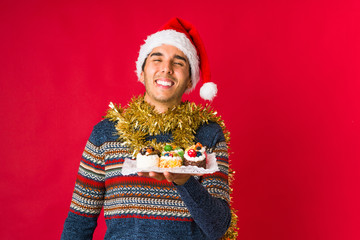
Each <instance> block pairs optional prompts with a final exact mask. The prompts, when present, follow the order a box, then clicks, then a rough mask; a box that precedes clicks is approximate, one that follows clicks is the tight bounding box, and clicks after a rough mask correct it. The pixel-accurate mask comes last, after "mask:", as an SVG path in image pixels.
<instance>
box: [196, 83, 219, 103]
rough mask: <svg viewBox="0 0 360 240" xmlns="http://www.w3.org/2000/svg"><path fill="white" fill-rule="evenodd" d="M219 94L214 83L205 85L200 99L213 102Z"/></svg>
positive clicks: (201, 89)
mask: <svg viewBox="0 0 360 240" xmlns="http://www.w3.org/2000/svg"><path fill="white" fill-rule="evenodd" d="M217 92H218V89H217V86H216V84H215V83H213V82H207V83H204V84H203V85H202V86H201V88H200V97H201V98H202V99H205V100H209V101H212V100H213V98H214V97H215V96H216V94H217Z"/></svg>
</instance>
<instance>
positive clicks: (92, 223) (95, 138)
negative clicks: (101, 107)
mask: <svg viewBox="0 0 360 240" xmlns="http://www.w3.org/2000/svg"><path fill="white" fill-rule="evenodd" d="M100 125H101V124H98V125H96V126H95V127H94V130H93V132H92V133H91V136H90V138H89V140H88V142H87V144H86V146H85V150H84V152H83V154H82V158H81V161H80V167H79V171H78V174H77V178H76V182H75V188H74V192H73V197H72V200H71V205H70V211H69V214H68V217H67V218H66V220H65V223H64V229H63V232H62V235H61V239H62V240H85V239H92V236H93V233H94V230H95V228H96V226H97V218H98V216H99V214H100V212H101V209H102V207H103V203H104V192H105V164H104V157H103V155H104V154H103V146H102V143H101V142H103V141H102V140H103V138H104V137H103V135H104V134H103V131H101V129H102V128H101V126H100ZM102 125H103V124H102Z"/></svg>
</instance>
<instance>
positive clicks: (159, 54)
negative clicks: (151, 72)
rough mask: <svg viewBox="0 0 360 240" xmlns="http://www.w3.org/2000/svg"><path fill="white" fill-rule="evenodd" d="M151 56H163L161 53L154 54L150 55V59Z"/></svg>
mask: <svg viewBox="0 0 360 240" xmlns="http://www.w3.org/2000/svg"><path fill="white" fill-rule="evenodd" d="M152 56H163V54H162V53H161V52H154V53H152V54H150V57H152Z"/></svg>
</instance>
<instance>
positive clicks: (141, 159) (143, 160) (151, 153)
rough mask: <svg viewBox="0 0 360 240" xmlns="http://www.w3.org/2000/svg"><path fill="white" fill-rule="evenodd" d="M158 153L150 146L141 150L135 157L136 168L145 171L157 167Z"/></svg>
mask: <svg viewBox="0 0 360 240" xmlns="http://www.w3.org/2000/svg"><path fill="white" fill-rule="evenodd" d="M159 156H160V152H159V151H157V150H155V149H154V148H153V147H152V146H147V147H145V148H142V149H141V150H140V152H139V153H138V154H137V155H136V167H137V168H142V169H147V168H151V167H159Z"/></svg>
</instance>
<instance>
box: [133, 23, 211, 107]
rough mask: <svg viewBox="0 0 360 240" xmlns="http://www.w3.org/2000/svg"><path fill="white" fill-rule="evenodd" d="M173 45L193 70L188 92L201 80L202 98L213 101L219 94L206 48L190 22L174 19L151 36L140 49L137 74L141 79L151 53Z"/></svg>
mask: <svg viewBox="0 0 360 240" xmlns="http://www.w3.org/2000/svg"><path fill="white" fill-rule="evenodd" d="M163 44H166V45H172V46H174V47H177V48H178V49H179V50H180V51H182V52H183V53H184V54H185V56H186V57H187V58H188V60H189V63H190V68H191V80H192V87H191V88H190V89H188V90H187V91H186V93H189V92H191V91H192V90H194V88H195V87H196V84H197V83H198V82H199V80H200V72H201V78H202V80H203V82H204V84H203V85H202V87H201V88H200V96H201V98H203V99H205V100H209V101H211V100H212V99H213V98H214V97H215V96H216V94H217V87H216V84H215V83H213V82H210V68H209V61H208V57H207V55H206V51H205V47H204V44H203V42H202V41H201V39H200V36H199V33H198V32H197V30H196V28H195V27H194V26H193V25H192V24H191V23H189V22H187V21H185V20H182V19H180V18H173V19H171V20H170V21H169V22H168V23H166V24H165V25H164V26H163V27H162V28H161V29H160V30H159V31H158V32H156V33H154V34H152V35H150V36H148V37H147V39H146V40H145V43H144V44H143V45H142V46H141V47H140V52H139V57H138V59H137V61H136V74H137V76H138V78H139V79H140V75H141V72H142V66H143V64H144V62H145V60H146V58H147V57H148V55H149V54H150V53H151V51H152V50H153V49H154V48H156V47H160V46H161V45H163Z"/></svg>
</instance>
